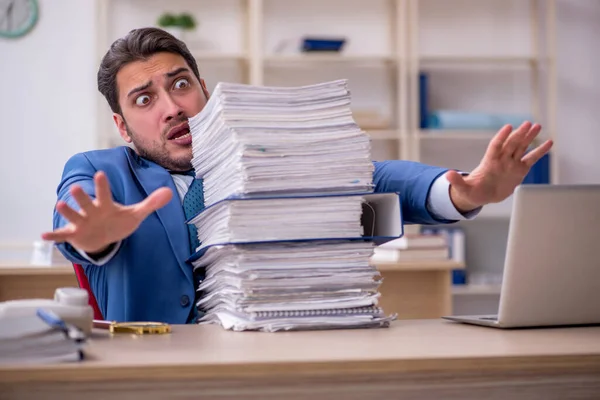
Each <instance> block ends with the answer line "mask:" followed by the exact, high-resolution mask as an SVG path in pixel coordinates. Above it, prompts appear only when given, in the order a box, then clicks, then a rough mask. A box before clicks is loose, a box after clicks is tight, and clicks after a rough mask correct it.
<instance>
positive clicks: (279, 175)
mask: <svg viewBox="0 0 600 400" xmlns="http://www.w3.org/2000/svg"><path fill="white" fill-rule="evenodd" d="M190 131H191V134H192V143H193V160H192V164H193V166H194V169H195V171H196V175H197V177H198V178H202V179H203V180H204V199H205V207H206V208H205V209H204V210H203V211H202V212H201V213H200V214H198V215H197V216H196V217H194V218H192V219H191V220H190V221H188V222H189V223H193V224H195V225H196V227H197V228H198V238H199V240H200V242H201V246H200V248H199V251H198V252H197V254H196V255H195V257H192V259H191V260H190V262H191V263H192V264H193V265H194V269H195V272H198V271H201V274H199V275H201V276H203V281H202V282H201V283H200V285H199V287H198V294H199V296H198V301H197V306H198V309H199V310H200V311H201V313H202V314H201V315H203V316H202V317H201V318H200V320H199V322H200V323H218V324H221V325H222V326H223V327H225V328H226V329H232V330H238V331H241V330H263V331H278V330H291V329H332V328H362V327H381V326H388V325H389V322H390V321H391V320H392V319H393V318H394V317H393V316H392V317H386V316H385V315H384V314H383V310H381V308H380V307H378V306H377V304H378V299H379V292H378V287H379V284H380V276H379V273H378V271H377V270H376V268H375V267H373V266H371V265H370V264H369V260H370V257H371V256H372V254H373V248H374V244H373V243H371V242H369V241H366V240H364V238H363V234H364V232H363V226H362V225H361V215H362V212H363V203H364V201H365V199H364V197H363V196H364V195H366V194H369V193H371V192H372V191H373V182H372V173H373V164H372V162H371V157H370V142H369V138H368V136H367V135H366V133H365V132H363V131H361V130H360V128H358V126H357V125H356V124H355V123H354V120H353V119H352V114H351V112H350V93H349V91H348V89H347V82H346V81H343V80H342V81H333V82H326V83H322V84H317V85H312V86H304V87H299V88H272V87H256V86H250V85H239V84H224V83H219V84H218V85H217V87H216V89H215V91H214V94H213V95H212V96H211V98H210V100H209V102H208V103H207V105H206V107H205V108H204V110H203V111H202V112H201V113H200V114H199V115H197V116H195V117H193V118H191V119H190Z"/></svg>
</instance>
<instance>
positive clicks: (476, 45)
mask: <svg viewBox="0 0 600 400" xmlns="http://www.w3.org/2000/svg"><path fill="white" fill-rule="evenodd" d="M96 1H97V5H98V8H99V12H98V15H100V21H99V23H98V49H99V54H98V59H100V57H101V56H102V55H103V54H104V52H105V51H106V49H107V48H108V46H109V44H110V43H111V42H112V41H113V40H115V39H116V38H117V37H119V36H122V35H124V34H125V33H126V32H127V31H129V30H130V29H132V28H135V27H141V26H153V25H155V21H156V20H157V18H158V16H159V15H160V13H162V12H164V11H172V12H178V11H188V12H191V13H193V14H194V15H195V16H196V18H197V19H198V21H199V27H198V29H197V30H196V31H195V32H194V33H192V34H190V35H188V37H187V38H185V39H184V40H185V41H186V43H187V44H188V47H189V48H190V49H191V50H192V51H193V53H194V54H195V55H196V58H197V59H198V62H199V67H200V72H201V74H202V76H203V77H204V79H205V80H206V81H207V84H208V87H209V90H211V89H212V88H214V86H215V85H216V83H217V82H218V81H233V82H243V83H249V84H255V85H263V84H264V85H276V86H293V85H301V84H309V83H316V82H322V81H326V80H333V79H340V78H346V79H348V80H349V87H350V90H351V92H352V104H353V111H354V112H355V113H356V114H355V115H359V114H360V113H361V112H365V111H367V112H368V111H375V112H377V113H379V114H380V116H381V119H382V121H384V123H380V124H377V126H366V125H365V124H364V123H361V121H359V120H358V118H357V122H358V123H359V125H361V126H362V127H363V129H365V131H367V132H368V133H369V135H370V136H371V138H372V146H373V148H372V152H373V158H374V159H377V160H381V159H394V158H397V159H404V160H414V161H421V162H424V163H427V164H432V165H439V166H444V167H449V168H457V169H462V170H465V171H468V170H471V169H472V168H474V167H475V166H476V165H477V164H478V163H479V161H480V159H481V157H482V156H483V154H484V152H485V150H486V148H487V146H488V143H489V141H490V140H491V138H492V137H493V135H494V134H495V133H496V131H474V130H473V131H471V130H432V129H421V128H420V115H419V113H420V105H419V104H420V98H419V96H420V94H419V75H420V73H422V72H426V73H428V74H429V87H430V91H429V94H428V98H429V106H430V108H431V109H444V108H450V109H457V110H469V111H482V112H502V113H504V112H506V113H519V114H522V113H524V114H530V115H532V116H533V117H534V120H535V121H536V122H540V123H541V124H542V126H543V138H542V139H546V138H552V139H554V140H556V122H555V115H556V59H555V51H554V45H555V30H556V29H555V18H556V16H555V14H556V5H555V0H304V1H302V2H296V1H293V0H219V1H214V0H174V1H172V2H166V1H164V0H119V1H117V0H96ZM304 35H321V36H343V37H346V38H347V39H348V40H347V43H346V45H345V47H344V49H343V51H342V52H341V53H339V54H323V53H316V54H306V53H301V52H299V50H298V48H299V39H300V38H301V37H302V36H304ZM108 111H109V110H108V107H107V106H106V105H105V101H104V99H101V100H99V121H100V123H101V124H103V126H101V129H100V131H101V132H104V135H101V137H100V138H99V140H98V146H99V147H109V146H114V145H117V144H122V142H121V141H120V138H119V137H118V135H117V134H116V129H115V128H114V127H113V126H112V120H111V118H110V113H109V112H108ZM386 121H387V122H386ZM557 176H558V164H557V157H554V156H552V157H551V179H552V181H551V182H552V183H557V180H556V177H557ZM511 201H512V199H510V198H509V199H508V200H507V201H505V202H503V203H501V204H494V205H490V206H487V207H485V208H484V210H483V212H482V213H481V214H480V215H479V217H478V221H480V222H479V223H481V221H483V223H489V224H491V225H495V224H498V223H504V222H503V221H507V220H508V218H510V212H511V205H512V203H511ZM491 225H490V226H491ZM417 228H418V227H409V228H408V229H407V231H413V230H414V229H417ZM478 229H479V228H478ZM497 236H498V237H497V240H498V241H500V242H502V243H503V242H505V241H506V236H505V235H504V233H499V234H497ZM475 239H478V238H475ZM492 244H493V243H492ZM478 245H481V246H488V245H490V243H489V242H486V243H485V244H481V243H477V244H476V243H473V242H469V246H470V247H471V248H473V246H478ZM495 262H497V263H499V262H500V260H495ZM491 264H493V263H491ZM491 264H490V265H491ZM467 267H468V268H469V269H471V268H475V269H477V266H474V265H471V264H470V263H469V254H467ZM486 268H487V267H486ZM494 268H497V267H494Z"/></svg>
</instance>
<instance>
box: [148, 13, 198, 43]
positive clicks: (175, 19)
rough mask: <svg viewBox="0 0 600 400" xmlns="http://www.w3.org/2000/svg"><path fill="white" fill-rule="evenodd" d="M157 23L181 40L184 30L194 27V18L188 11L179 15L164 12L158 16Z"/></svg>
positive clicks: (190, 29)
mask: <svg viewBox="0 0 600 400" xmlns="http://www.w3.org/2000/svg"><path fill="white" fill-rule="evenodd" d="M157 24H158V26H159V27H161V28H162V29H164V30H165V31H167V32H169V33H170V34H171V35H173V36H175V37H176V38H177V39H179V40H183V35H184V33H185V32H186V31H192V30H194V29H195V28H196V20H195V19H194V17H193V16H192V15H191V14H188V13H181V14H179V15H175V14H172V13H164V14H162V15H161V16H160V17H159V18H158V22H157Z"/></svg>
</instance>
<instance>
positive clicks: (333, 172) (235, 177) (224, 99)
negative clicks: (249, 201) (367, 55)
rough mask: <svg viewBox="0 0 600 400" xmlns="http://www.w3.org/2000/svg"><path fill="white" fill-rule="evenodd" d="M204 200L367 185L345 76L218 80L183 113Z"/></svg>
mask: <svg viewBox="0 0 600 400" xmlns="http://www.w3.org/2000/svg"><path fill="white" fill-rule="evenodd" d="M189 124H190V132H191V134H192V146H193V154H194V157H193V160H192V164H193V166H194V169H195V170H196V175H197V176H198V177H202V178H203V179H204V187H205V199H204V200H205V203H206V205H210V204H213V203H215V202H217V201H219V200H221V199H224V198H227V197H230V196H231V195H246V196H247V195H257V194H258V195H261V194H273V193H285V192H297V193H298V192H331V191H335V192H344V191H345V192H361V191H362V192H365V191H370V190H372V188H373V186H372V177H373V164H372V162H371V157H370V155H371V154H370V142H369V137H368V135H367V134H366V133H365V132H363V131H362V130H361V129H360V128H359V127H358V125H356V123H355V122H354V120H353V118H352V113H351V110H350V93H349V91H348V88H347V83H346V81H344V80H338V81H333V82H327V83H323V84H317V85H311V86H304V87H297V88H275V87H258V86H251V85H242V84H233V83H219V84H218V85H217V87H216V88H215V90H214V92H213V94H212V95H211V98H210V100H209V101H208V103H207V104H206V106H205V108H204V110H203V111H202V112H201V113H199V114H198V115H196V116H194V117H192V118H190V121H189Z"/></svg>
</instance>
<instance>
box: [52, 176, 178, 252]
mask: <svg viewBox="0 0 600 400" xmlns="http://www.w3.org/2000/svg"><path fill="white" fill-rule="evenodd" d="M94 182H95V185H96V198H95V199H92V198H90V196H88V195H87V194H86V193H85V192H84V191H83V189H82V188H81V187H80V186H78V185H73V186H71V188H70V192H71V195H72V196H73V198H74V199H75V201H77V204H79V207H80V210H79V211H75V210H74V209H73V208H71V207H69V206H68V205H67V203H65V202H64V201H59V202H58V203H57V204H56V210H57V211H58V212H59V213H60V214H61V215H62V216H63V217H65V218H66V219H67V220H68V221H69V224H67V225H65V226H63V227H62V228H59V229H57V230H55V231H53V232H46V233H44V234H42V239H44V240H51V241H55V242H57V243H62V242H69V243H70V244H71V245H72V246H73V247H75V248H77V249H79V250H82V251H85V252H86V253H89V254H93V253H98V252H101V251H102V250H104V249H106V248H107V247H108V246H109V245H110V244H112V243H115V242H118V241H120V240H123V239H125V238H127V237H128V236H129V235H131V234H132V233H133V232H135V230H136V229H137V228H138V226H139V225H140V224H141V223H142V221H143V220H144V219H145V218H146V217H147V216H148V215H150V214H151V213H153V212H154V211H156V210H158V209H159V208H161V207H164V206H165V205H166V204H167V203H168V202H169V201H170V200H171V197H172V196H173V193H172V191H171V190H170V189H169V188H160V189H157V190H155V191H154V192H153V193H151V194H150V196H148V197H147V198H146V199H144V200H143V201H141V202H139V203H137V204H133V205H130V206H124V205H122V204H118V203H116V202H114V201H113V198H112V194H111V192H110V186H109V183H108V179H107V178H106V176H105V175H104V173H103V172H97V173H96V174H95V175H94Z"/></svg>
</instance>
